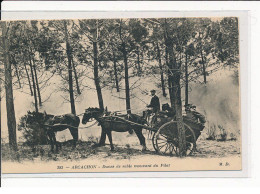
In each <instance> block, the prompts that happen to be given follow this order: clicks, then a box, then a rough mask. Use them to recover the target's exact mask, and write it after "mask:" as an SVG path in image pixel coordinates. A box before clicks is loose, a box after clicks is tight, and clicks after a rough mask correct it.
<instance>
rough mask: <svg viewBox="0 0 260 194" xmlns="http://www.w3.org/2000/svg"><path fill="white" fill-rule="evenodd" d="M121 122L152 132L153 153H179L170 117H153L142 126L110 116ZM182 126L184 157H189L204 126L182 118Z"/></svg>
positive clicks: (175, 127)
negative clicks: (184, 147) (184, 145)
mask: <svg viewBox="0 0 260 194" xmlns="http://www.w3.org/2000/svg"><path fill="white" fill-rule="evenodd" d="M110 117H112V118H113V117H114V118H116V119H119V120H121V121H122V122H126V123H129V124H130V125H133V126H141V127H143V128H144V129H147V130H149V131H151V132H153V136H152V144H153V148H154V149H155V151H156V152H157V153H159V154H162V155H172V154H174V153H175V154H176V155H178V153H179V141H178V128H177V121H175V120H173V118H171V117H167V116H165V115H162V114H157V115H154V116H153V119H152V122H150V123H148V124H146V125H143V124H140V123H135V122H132V121H129V120H126V119H124V118H121V117H118V116H116V115H110ZM183 124H184V129H185V137H186V155H190V154H191V153H192V152H193V151H195V150H196V141H197V139H198V138H199V136H200V134H201V131H202V130H203V129H204V125H203V124H201V123H198V122H196V121H193V120H191V119H189V118H188V117H186V116H183Z"/></svg>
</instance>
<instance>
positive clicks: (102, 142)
mask: <svg viewBox="0 0 260 194" xmlns="http://www.w3.org/2000/svg"><path fill="white" fill-rule="evenodd" d="M105 143H106V130H105V128H103V127H101V137H100V140H99V143H98V146H105Z"/></svg>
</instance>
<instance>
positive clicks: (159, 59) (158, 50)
mask: <svg viewBox="0 0 260 194" xmlns="http://www.w3.org/2000/svg"><path fill="white" fill-rule="evenodd" d="M157 52H158V61H159V67H160V73H161V85H162V93H163V96H164V97H166V91H165V86H164V77H163V67H162V60H161V51H160V48H159V44H158V42H157Z"/></svg>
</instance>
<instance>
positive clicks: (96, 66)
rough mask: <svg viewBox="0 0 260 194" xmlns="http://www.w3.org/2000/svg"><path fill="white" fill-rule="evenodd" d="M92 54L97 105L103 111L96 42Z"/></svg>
mask: <svg viewBox="0 0 260 194" xmlns="http://www.w3.org/2000/svg"><path fill="white" fill-rule="evenodd" d="M93 52H94V53H93V54H94V81H95V85H96V90H97V96H98V104H99V108H100V109H101V110H104V103H103V96H102V91H101V87H100V80H99V75H98V48H97V42H93Z"/></svg>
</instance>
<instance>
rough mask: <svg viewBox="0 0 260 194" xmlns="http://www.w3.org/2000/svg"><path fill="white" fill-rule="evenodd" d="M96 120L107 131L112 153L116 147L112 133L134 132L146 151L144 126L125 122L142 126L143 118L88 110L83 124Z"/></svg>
mask: <svg viewBox="0 0 260 194" xmlns="http://www.w3.org/2000/svg"><path fill="white" fill-rule="evenodd" d="M92 118H94V119H95V120H96V121H97V122H98V123H99V125H100V126H101V127H102V129H103V130H104V131H105V133H106V135H107V136H108V139H109V142H110V147H111V151H113V150H114V145H113V142H112V134H111V132H112V131H116V132H129V131H131V130H134V132H135V134H136V135H137V137H138V139H139V141H140V144H141V146H142V151H144V150H146V144H145V138H144V136H143V134H142V129H143V127H142V126H138V125H134V124H130V123H128V122H125V121H124V120H128V121H131V122H133V123H137V124H140V125H143V124H145V121H144V120H143V118H142V117H140V116H138V115H136V114H125V115H116V114H115V115H114V116H113V114H111V113H108V112H106V111H103V110H101V109H99V108H88V109H86V110H85V113H84V115H83V118H82V124H84V125H85V124H86V123H87V122H89V121H90V119H92Z"/></svg>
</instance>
